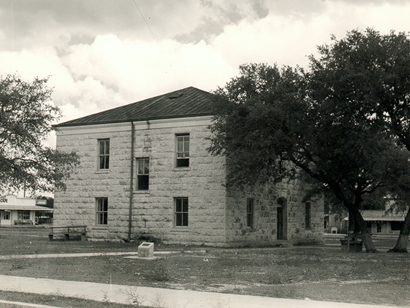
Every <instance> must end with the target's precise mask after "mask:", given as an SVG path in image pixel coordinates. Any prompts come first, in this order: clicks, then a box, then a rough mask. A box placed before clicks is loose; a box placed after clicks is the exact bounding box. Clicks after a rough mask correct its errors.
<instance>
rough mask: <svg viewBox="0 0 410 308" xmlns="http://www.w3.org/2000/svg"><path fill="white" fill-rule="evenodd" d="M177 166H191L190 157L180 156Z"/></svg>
mask: <svg viewBox="0 0 410 308" xmlns="http://www.w3.org/2000/svg"><path fill="white" fill-rule="evenodd" d="M177 167H189V158H178V159H177Z"/></svg>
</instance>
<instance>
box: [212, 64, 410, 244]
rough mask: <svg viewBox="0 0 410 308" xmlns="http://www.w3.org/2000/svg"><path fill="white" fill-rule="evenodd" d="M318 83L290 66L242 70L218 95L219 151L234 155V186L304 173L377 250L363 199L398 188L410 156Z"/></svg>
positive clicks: (216, 135) (230, 163)
mask: <svg viewBox="0 0 410 308" xmlns="http://www.w3.org/2000/svg"><path fill="white" fill-rule="evenodd" d="M314 77H315V76H312V75H310V74H309V73H305V72H303V71H302V70H300V69H292V68H289V67H285V68H282V69H279V68H278V67H276V66H269V65H266V64H259V65H258V64H251V65H245V66H242V67H241V68H240V75H239V76H238V77H236V78H234V79H232V80H231V81H230V82H229V83H228V84H227V85H226V86H225V87H224V88H220V89H218V90H217V91H216V94H217V96H218V104H217V107H216V113H217V116H216V118H215V123H214V125H213V127H212V131H213V133H214V134H213V138H212V147H211V151H212V152H213V153H215V154H225V155H226V157H227V162H228V166H229V169H228V170H229V173H228V177H229V180H230V182H231V183H232V184H243V183H247V184H252V183H256V182H266V181H267V180H268V179H271V178H278V179H280V178H283V177H288V176H290V175H302V174H303V173H300V172H297V171H296V170H303V172H304V173H305V174H307V175H309V176H310V177H311V179H313V180H314V181H315V183H316V188H317V186H320V187H322V188H325V189H329V190H330V191H331V192H332V193H333V194H334V195H335V196H336V197H337V198H338V199H339V200H340V201H341V202H343V205H344V206H345V207H346V208H347V209H348V210H349V212H350V213H351V215H353V216H354V218H355V220H356V222H357V223H358V225H359V226H360V230H361V232H362V234H363V235H364V236H365V238H366V239H365V245H366V248H367V250H368V251H373V250H375V249H374V246H373V244H372V242H371V239H370V236H369V234H368V231H367V226H366V223H365V222H364V220H363V218H362V216H361V214H360V212H359V210H360V209H361V204H362V201H363V198H364V196H365V195H367V194H372V193H374V192H375V191H377V190H380V189H383V188H385V187H387V186H389V185H391V184H392V183H393V182H394V181H395V179H396V178H397V175H398V174H401V173H402V172H403V166H405V165H406V166H407V159H408V152H407V151H403V150H402V149H400V148H398V147H396V146H395V144H394V143H393V142H392V140H391V138H389V135H388V134H386V133H385V132H384V131H383V130H379V129H378V128H377V127H376V126H372V125H368V124H367V122H366V121H365V118H364V116H363V113H362V112H361V106H360V105H357V104H356V102H355V101H352V100H346V99H344V98H343V96H329V97H327V98H326V99H323V96H322V95H319V94H321V93H320V91H322V88H321V87H320V86H319V83H317V82H315V80H314ZM344 91H347V89H345V90H344ZM318 92H319V93H318ZM318 97H320V99H318ZM289 162H291V163H289ZM294 167H297V169H295V168H294Z"/></svg>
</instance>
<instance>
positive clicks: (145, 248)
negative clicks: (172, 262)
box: [138, 242, 154, 258]
mask: <svg viewBox="0 0 410 308" xmlns="http://www.w3.org/2000/svg"><path fill="white" fill-rule="evenodd" d="M138 257H141V258H153V257H154V243H151V242H142V243H141V244H140V245H139V246H138Z"/></svg>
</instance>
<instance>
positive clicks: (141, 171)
mask: <svg viewBox="0 0 410 308" xmlns="http://www.w3.org/2000/svg"><path fill="white" fill-rule="evenodd" d="M137 189H138V190H148V189H149V158H147V157H144V158H137Z"/></svg>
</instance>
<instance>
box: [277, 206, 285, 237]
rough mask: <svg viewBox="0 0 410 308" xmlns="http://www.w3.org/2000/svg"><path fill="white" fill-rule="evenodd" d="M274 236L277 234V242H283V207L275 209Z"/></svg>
mask: <svg viewBox="0 0 410 308" xmlns="http://www.w3.org/2000/svg"><path fill="white" fill-rule="evenodd" d="M276 222H277V226H276V234H277V239H278V240H283V239H284V237H283V233H284V232H283V227H284V223H283V222H284V221H283V207H278V208H276Z"/></svg>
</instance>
